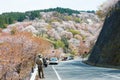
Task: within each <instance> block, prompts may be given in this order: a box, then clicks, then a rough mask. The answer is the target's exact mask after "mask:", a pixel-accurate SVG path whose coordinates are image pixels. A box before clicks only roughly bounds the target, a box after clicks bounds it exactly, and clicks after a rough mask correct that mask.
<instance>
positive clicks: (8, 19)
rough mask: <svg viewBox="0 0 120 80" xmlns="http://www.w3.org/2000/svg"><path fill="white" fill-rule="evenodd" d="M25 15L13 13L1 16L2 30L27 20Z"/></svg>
mask: <svg viewBox="0 0 120 80" xmlns="http://www.w3.org/2000/svg"><path fill="white" fill-rule="evenodd" d="M25 18H26V17H25V14H24V13H19V12H11V13H3V14H2V15H0V28H5V27H6V26H7V24H12V23H13V22H15V21H23V20H24V19H25Z"/></svg>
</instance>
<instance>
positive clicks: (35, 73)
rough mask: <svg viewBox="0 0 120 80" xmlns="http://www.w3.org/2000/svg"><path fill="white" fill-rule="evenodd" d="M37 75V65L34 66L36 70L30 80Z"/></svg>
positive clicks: (33, 79)
mask: <svg viewBox="0 0 120 80" xmlns="http://www.w3.org/2000/svg"><path fill="white" fill-rule="evenodd" d="M36 75H37V65H36V66H35V68H34V72H33V73H32V74H31V78H30V80H35V77H36Z"/></svg>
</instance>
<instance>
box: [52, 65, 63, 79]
mask: <svg viewBox="0 0 120 80" xmlns="http://www.w3.org/2000/svg"><path fill="white" fill-rule="evenodd" d="M52 68H53V70H54V71H55V74H56V75H57V78H58V80H62V79H61V78H60V76H59V74H58V72H57V71H56V70H55V68H54V66H52Z"/></svg>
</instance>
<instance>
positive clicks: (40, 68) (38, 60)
mask: <svg viewBox="0 0 120 80" xmlns="http://www.w3.org/2000/svg"><path fill="white" fill-rule="evenodd" d="M35 62H36V64H37V66H38V75H39V78H44V72H43V65H44V64H43V58H42V55H41V54H39V55H38V56H37V57H36V60H35Z"/></svg>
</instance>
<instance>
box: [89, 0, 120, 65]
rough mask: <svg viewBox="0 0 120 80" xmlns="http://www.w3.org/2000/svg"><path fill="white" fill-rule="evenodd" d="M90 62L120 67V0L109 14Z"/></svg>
mask: <svg viewBox="0 0 120 80" xmlns="http://www.w3.org/2000/svg"><path fill="white" fill-rule="evenodd" d="M88 62H89V63H92V64H94V65H103V66H104V65H107V66H118V67H120V1H118V3H117V4H116V5H115V8H114V9H113V10H112V11H111V12H110V13H109V14H108V15H107V17H106V19H105V22H104V25H103V28H102V30H101V33H100V35H99V37H98V40H97V41H96V44H95V46H94V48H93V49H92V51H91V55H90V57H89V59H88Z"/></svg>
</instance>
